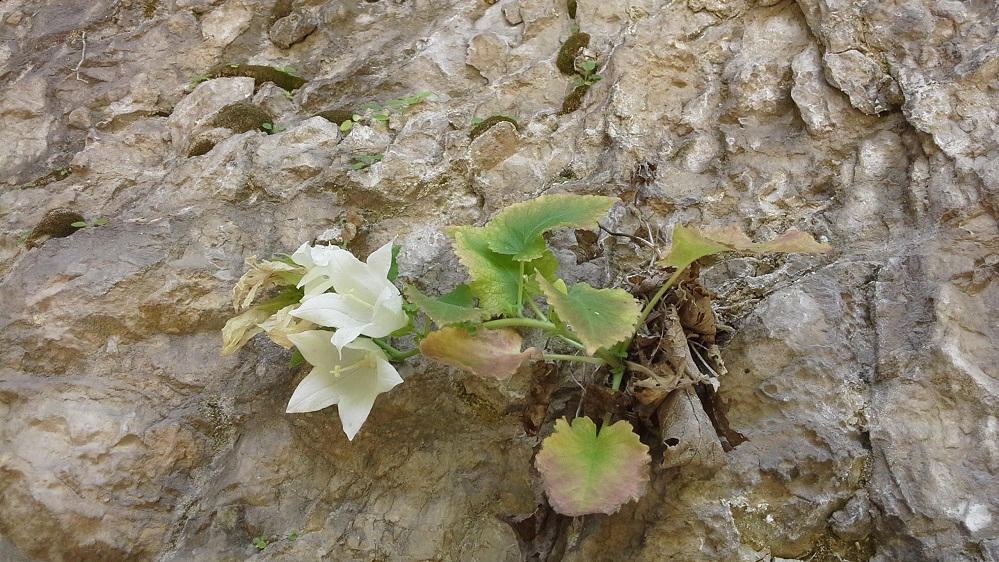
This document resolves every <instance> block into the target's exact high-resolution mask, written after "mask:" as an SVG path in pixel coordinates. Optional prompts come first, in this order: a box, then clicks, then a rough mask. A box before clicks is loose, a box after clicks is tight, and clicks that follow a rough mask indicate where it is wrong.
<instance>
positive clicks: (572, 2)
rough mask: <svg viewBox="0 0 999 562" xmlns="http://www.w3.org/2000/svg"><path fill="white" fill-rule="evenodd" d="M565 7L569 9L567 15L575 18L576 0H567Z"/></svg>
mask: <svg viewBox="0 0 999 562" xmlns="http://www.w3.org/2000/svg"><path fill="white" fill-rule="evenodd" d="M565 7H566V9H567V10H568V11H569V17H570V18H572V19H576V0H567V1H566V3H565Z"/></svg>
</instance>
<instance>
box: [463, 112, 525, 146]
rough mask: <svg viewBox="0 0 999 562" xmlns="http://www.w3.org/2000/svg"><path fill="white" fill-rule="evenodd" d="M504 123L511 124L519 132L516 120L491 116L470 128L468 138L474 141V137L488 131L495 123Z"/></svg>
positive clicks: (505, 116)
mask: <svg viewBox="0 0 999 562" xmlns="http://www.w3.org/2000/svg"><path fill="white" fill-rule="evenodd" d="M504 121H505V122H507V123H510V124H512V125H513V126H514V128H515V129H517V130H518V131H519V130H520V123H517V120H516V119H514V118H513V117H510V116H507V115H493V116H492V117H490V118H488V119H484V120H483V121H482V122H481V123H479V124H478V125H476V126H474V127H472V130H471V131H469V133H468V138H470V139H472V140H475V139H476V137H478V136H480V135H481V134H482V133H484V132H486V131H488V130H489V128H490V127H492V126H493V125H495V124H497V123H502V122H504Z"/></svg>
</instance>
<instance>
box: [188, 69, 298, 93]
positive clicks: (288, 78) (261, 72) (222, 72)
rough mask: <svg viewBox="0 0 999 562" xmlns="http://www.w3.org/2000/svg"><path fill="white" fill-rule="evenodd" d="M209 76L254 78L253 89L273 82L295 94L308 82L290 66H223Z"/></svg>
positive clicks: (208, 74)
mask: <svg viewBox="0 0 999 562" xmlns="http://www.w3.org/2000/svg"><path fill="white" fill-rule="evenodd" d="M289 70H290V71H291V72H289ZM207 76H209V77H211V78H227V77H229V78H231V77H246V78H253V87H254V88H255V89H260V87H261V86H263V85H264V84H265V83H267V82H271V83H273V84H274V85H275V86H277V87H279V88H282V89H284V90H287V91H289V92H294V91H295V90H297V89H299V88H301V87H302V86H304V85H305V83H306V82H307V80H306V79H305V78H302V77H301V76H299V75H298V71H297V70H295V69H294V68H292V67H290V66H286V67H283V68H275V67H272V66H262V65H258V64H237V63H229V64H221V65H219V66H216V67H215V68H213V69H212V70H210V71H208V73H207ZM198 77H200V75H199V76H198Z"/></svg>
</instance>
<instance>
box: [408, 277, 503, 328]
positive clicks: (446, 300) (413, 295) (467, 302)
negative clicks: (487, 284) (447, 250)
mask: <svg viewBox="0 0 999 562" xmlns="http://www.w3.org/2000/svg"><path fill="white" fill-rule="evenodd" d="M403 292H404V293H405V295H406V299H407V300H408V301H409V302H411V303H413V304H415V305H416V306H417V307H419V309H420V310H422V311H423V312H424V313H425V314H426V315H427V316H429V317H430V319H431V320H433V321H434V322H436V323H437V324H438V325H439V326H446V325H448V324H458V323H461V322H478V321H482V320H485V319H486V318H487V317H488V316H489V313H488V312H486V311H485V310H483V309H481V308H477V307H475V306H473V303H472V291H471V289H470V288H469V287H468V285H458V286H457V287H455V289H454V290H453V291H451V292H450V293H448V294H447V295H444V296H443V297H441V298H439V299H435V298H432V297H428V296H427V295H424V294H423V293H421V292H420V291H419V289H417V288H416V287H414V286H412V285H410V286H408V287H406V289H405V290H404V291H403Z"/></svg>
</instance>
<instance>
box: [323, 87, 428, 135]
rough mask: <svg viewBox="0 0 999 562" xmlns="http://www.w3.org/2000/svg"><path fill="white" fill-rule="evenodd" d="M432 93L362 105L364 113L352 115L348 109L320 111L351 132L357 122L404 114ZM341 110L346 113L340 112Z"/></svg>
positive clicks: (385, 118)
mask: <svg viewBox="0 0 999 562" xmlns="http://www.w3.org/2000/svg"><path fill="white" fill-rule="evenodd" d="M432 95H434V93H433V92H420V93H418V94H416V95H414V96H407V97H404V98H399V99H394V100H391V101H388V102H386V103H385V105H380V104H377V103H368V104H365V105H363V106H361V108H362V109H363V110H364V112H363V113H357V114H355V113H351V114H350V115H347V114H346V113H345V111H346V110H333V111H330V112H324V113H320V114H319V115H320V116H322V117H325V118H326V119H329V120H330V121H332V122H334V123H337V124H338V125H340V130H341V131H343V132H344V133H349V132H350V130H351V129H353V128H354V125H355V124H357V123H362V122H364V121H370V122H374V121H388V120H389V119H391V118H392V116H393V115H400V114H402V113H403V112H405V111H406V110H407V109H409V108H410V107H412V106H414V105H416V104H418V103H420V102H421V101H423V100H425V99H427V98H429V97H430V96H432ZM341 111H343V112H344V113H339V112H341ZM338 121H339V122H338Z"/></svg>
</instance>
